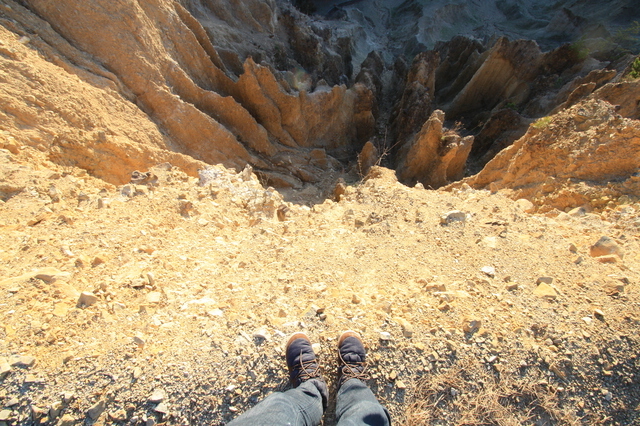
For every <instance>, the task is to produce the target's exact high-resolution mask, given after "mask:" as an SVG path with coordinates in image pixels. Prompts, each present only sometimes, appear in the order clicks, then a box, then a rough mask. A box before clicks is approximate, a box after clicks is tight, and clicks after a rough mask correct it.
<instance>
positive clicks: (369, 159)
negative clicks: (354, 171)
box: [358, 141, 379, 177]
mask: <svg viewBox="0 0 640 426" xmlns="http://www.w3.org/2000/svg"><path fill="white" fill-rule="evenodd" d="M378 159H379V155H378V150H377V148H376V147H375V145H374V144H373V143H371V141H367V143H365V144H364V146H363V147H362V151H360V154H358V172H359V173H360V176H363V177H364V176H367V174H368V173H369V170H371V167H373V166H375V165H376V163H377V162H378Z"/></svg>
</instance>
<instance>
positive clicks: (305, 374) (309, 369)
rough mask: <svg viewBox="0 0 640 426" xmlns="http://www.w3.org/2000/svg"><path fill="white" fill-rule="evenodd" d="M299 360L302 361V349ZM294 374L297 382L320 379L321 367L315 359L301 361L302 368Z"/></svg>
mask: <svg viewBox="0 0 640 426" xmlns="http://www.w3.org/2000/svg"><path fill="white" fill-rule="evenodd" d="M299 359H302V349H301V350H300V358H299ZM294 374H295V380H296V381H299V382H301V383H302V382H305V381H307V380H309V379H313V378H316V377H320V366H319V365H318V362H317V360H315V359H312V360H309V361H300V367H299V368H298V369H297V371H296V372H295V373H294Z"/></svg>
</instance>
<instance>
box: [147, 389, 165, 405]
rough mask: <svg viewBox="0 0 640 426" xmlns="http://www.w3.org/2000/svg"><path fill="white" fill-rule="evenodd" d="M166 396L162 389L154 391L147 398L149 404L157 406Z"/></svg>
mask: <svg viewBox="0 0 640 426" xmlns="http://www.w3.org/2000/svg"><path fill="white" fill-rule="evenodd" d="M166 396H167V394H166V392H165V391H164V389H154V390H153V393H152V394H151V396H150V397H149V402H151V403H153V404H157V403H159V402H162V401H164V399H165V398H166Z"/></svg>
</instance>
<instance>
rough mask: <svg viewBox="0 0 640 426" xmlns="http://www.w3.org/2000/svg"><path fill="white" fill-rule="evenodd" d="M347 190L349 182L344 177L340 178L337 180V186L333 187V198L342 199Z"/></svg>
mask: <svg viewBox="0 0 640 426" xmlns="http://www.w3.org/2000/svg"><path fill="white" fill-rule="evenodd" d="M346 192H347V184H346V183H345V181H344V179H342V178H340V179H338V181H337V182H336V186H335V187H334V188H333V199H334V200H336V201H340V200H341V199H342V196H343V195H344V194H345V193H346Z"/></svg>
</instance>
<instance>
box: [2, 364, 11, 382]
mask: <svg viewBox="0 0 640 426" xmlns="http://www.w3.org/2000/svg"><path fill="white" fill-rule="evenodd" d="M10 372H11V365H9V363H8V362H2V363H0V379H2V378H4V377H5V376H6V375H7V374H9V373H10Z"/></svg>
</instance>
